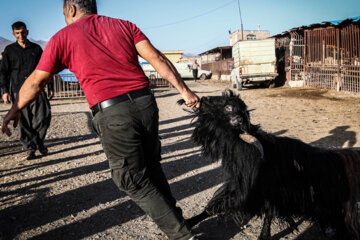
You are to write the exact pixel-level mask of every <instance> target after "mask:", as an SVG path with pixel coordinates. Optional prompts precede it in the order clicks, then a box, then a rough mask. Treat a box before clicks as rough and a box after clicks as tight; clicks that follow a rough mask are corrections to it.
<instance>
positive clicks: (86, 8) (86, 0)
mask: <svg viewBox="0 0 360 240" xmlns="http://www.w3.org/2000/svg"><path fill="white" fill-rule="evenodd" d="M70 4H73V5H75V6H76V7H77V8H78V9H79V10H80V11H82V12H84V13H90V14H97V7H96V0H64V6H66V9H69V6H70Z"/></svg>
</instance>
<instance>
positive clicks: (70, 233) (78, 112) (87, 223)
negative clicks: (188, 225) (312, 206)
mask: <svg viewBox="0 0 360 240" xmlns="http://www.w3.org/2000/svg"><path fill="white" fill-rule="evenodd" d="M188 85H189V86H190V87H191V88H192V89H193V90H195V91H196V92H197V94H198V95H199V96H206V95H219V94H221V91H222V90H224V89H225V88H228V87H229V86H230V85H229V84H228V83H224V82H217V81H209V80H208V81H199V82H196V83H195V82H193V81H188ZM154 92H155V95H156V97H157V101H158V105H159V109H160V135H161V137H162V144H163V152H162V153H163V154H162V156H163V161H162V165H163V168H164V171H165V173H166V175H167V177H168V179H169V183H170V185H171V189H172V190H173V193H174V195H175V197H176V199H178V201H179V202H178V205H179V206H180V207H181V208H182V209H183V211H184V215H185V217H186V218H188V217H191V216H193V215H195V214H198V213H200V212H201V211H202V209H203V207H204V206H205V205H206V203H207V202H208V200H209V199H210V198H211V197H212V194H213V193H214V191H215V190H216V189H217V188H218V187H219V186H220V184H221V182H222V172H221V168H220V167H219V164H218V163H213V162H211V161H210V160H209V159H206V158H204V157H203V156H202V155H201V153H200V151H199V148H198V147H196V146H194V144H193V143H192V141H191V140H190V138H189V137H190V134H191V132H192V129H191V128H190V126H189V123H190V121H191V118H190V117H189V115H188V113H186V112H185V111H183V107H180V106H178V105H176V104H175V103H176V101H177V100H178V99H179V95H178V94H177V92H176V90H174V89H168V88H159V89H155V90H154ZM240 94H241V96H242V98H243V99H244V101H245V102H246V103H247V105H248V106H249V108H250V109H255V111H252V112H251V117H252V122H253V123H260V124H261V125H262V127H263V129H265V130H266V131H268V132H273V133H276V134H277V135H283V136H289V137H294V138H298V139H301V140H303V141H304V142H306V143H309V144H312V145H314V146H322V147H328V148H341V147H359V146H360V135H358V134H357V133H360V108H359V103H360V97H359V95H350V94H345V93H338V92H335V91H330V90H320V89H311V88H298V89H290V88H277V89H245V90H242V91H241V92H240ZM51 104H52V114H53V117H52V122H51V126H50V128H49V130H48V134H47V138H46V144H47V146H48V147H49V154H48V155H47V156H42V157H41V156H39V157H38V158H36V159H34V160H30V161H28V160H21V157H22V156H23V154H24V153H23V151H22V147H21V144H20V143H19V141H18V140H17V139H18V134H17V131H16V130H15V131H13V132H14V134H13V136H12V137H10V138H7V137H6V136H5V135H0V159H1V160H0V239H41V240H43V239H119V240H126V239H146V240H157V239H166V237H165V235H164V234H163V233H162V232H161V231H160V230H159V229H158V228H157V226H156V225H155V224H154V223H153V222H152V221H151V219H150V218H149V217H147V216H145V215H144V213H143V212H142V211H141V210H140V209H139V208H138V207H137V206H136V205H135V204H134V203H133V202H132V201H131V200H130V199H129V198H128V197H127V196H125V195H124V194H123V193H122V192H120V191H118V189H117V188H116V187H115V185H114V184H113V183H112V180H111V178H110V172H109V170H108V163H107V161H106V157H105V155H104V153H103V151H102V148H101V145H100V143H99V141H98V139H97V138H96V136H95V134H94V133H93V131H92V129H91V115H90V113H89V110H88V105H87V103H86V102H85V100H84V99H72V100H53V101H52V102H51ZM9 107H10V106H9V105H5V104H0V120H2V117H3V116H4V115H5V114H6V112H7V110H8V109H9ZM37 154H38V153H37ZM261 223H262V219H253V220H252V221H251V222H250V223H249V224H248V225H247V226H246V228H245V230H244V231H240V229H239V228H238V227H237V226H236V225H235V224H234V222H233V221H232V220H231V219H222V218H219V217H213V218H210V219H208V220H206V221H204V222H202V223H201V224H199V225H198V226H197V227H195V228H194V233H195V234H196V235H197V236H199V238H200V239H221V240H222V239H224V240H234V239H241V240H242V239H244V240H250V239H256V236H257V235H258V234H259V232H260V229H261ZM298 223H299V232H296V233H290V232H289V230H288V229H287V228H286V227H282V226H280V225H279V224H273V225H272V234H273V235H274V237H273V239H310V240H312V239H319V240H322V239H324V237H323V236H322V235H321V234H320V233H319V231H318V227H317V225H316V224H311V223H309V222H304V221H302V220H301V219H299V220H298Z"/></svg>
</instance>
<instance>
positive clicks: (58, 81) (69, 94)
mask: <svg viewBox="0 0 360 240" xmlns="http://www.w3.org/2000/svg"><path fill="white" fill-rule="evenodd" d="M145 74H146V75H147V76H148V78H149V81H150V88H157V87H171V84H170V83H169V82H168V81H166V80H165V79H162V78H161V77H160V75H159V74H158V73H157V72H156V71H148V72H145ZM52 81H53V82H52V84H53V86H54V99H65V98H82V97H85V94H84V91H83V90H82V88H81V87H80V83H79V81H78V80H77V78H76V77H75V75H74V74H56V75H54V77H53V79H52Z"/></svg>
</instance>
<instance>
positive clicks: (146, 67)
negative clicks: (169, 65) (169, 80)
mask: <svg viewBox="0 0 360 240" xmlns="http://www.w3.org/2000/svg"><path fill="white" fill-rule="evenodd" d="M173 65H174V67H175V68H176V70H177V71H178V72H179V74H180V76H181V78H184V79H185V78H193V73H192V70H191V66H190V65H189V64H186V63H173ZM141 67H142V69H143V71H144V73H145V75H146V76H147V77H148V78H150V79H155V78H160V76H159V74H158V73H157V72H156V70H155V69H154V67H153V66H151V65H150V64H142V65H141ZM198 78H200V79H201V80H205V79H209V78H211V71H207V70H202V69H199V70H198Z"/></svg>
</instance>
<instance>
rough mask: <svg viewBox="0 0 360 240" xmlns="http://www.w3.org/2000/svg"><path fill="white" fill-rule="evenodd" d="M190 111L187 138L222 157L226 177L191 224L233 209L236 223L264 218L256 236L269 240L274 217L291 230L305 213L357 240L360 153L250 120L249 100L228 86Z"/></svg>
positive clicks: (359, 234)
mask: <svg viewBox="0 0 360 240" xmlns="http://www.w3.org/2000/svg"><path fill="white" fill-rule="evenodd" d="M179 103H180V104H181V103H183V102H181V101H179ZM193 114H194V117H195V120H194V121H193V123H192V124H193V126H194V127H195V128H194V132H193V134H192V139H193V140H194V142H195V143H196V144H198V145H200V146H201V149H202V152H203V154H204V155H205V156H209V157H210V158H211V159H213V160H221V163H222V167H223V168H224V170H225V172H226V173H227V178H226V180H225V183H224V184H223V185H222V187H220V188H219V190H218V191H217V192H216V193H215V194H214V197H213V198H212V199H211V200H210V202H209V203H208V205H207V207H206V209H205V211H204V212H203V213H201V214H200V215H198V216H195V217H193V218H192V219H189V220H188V221H189V225H191V226H193V225H195V224H197V223H198V222H199V221H201V220H203V219H205V218H206V217H208V216H211V215H216V214H231V215H233V216H235V219H236V220H237V221H238V222H239V223H240V224H243V223H244V221H246V220H248V219H249V217H253V216H258V217H260V216H263V215H265V221H264V226H263V230H262V232H261V235H260V237H259V239H270V224H271V221H272V219H273V218H278V219H280V220H285V221H286V222H288V223H289V224H290V225H291V226H292V227H294V226H295V225H294V222H293V221H292V218H293V217H303V218H305V219H308V220H312V221H316V222H318V223H319V224H320V226H321V228H322V229H323V230H325V229H326V228H327V227H331V228H333V229H335V230H336V236H337V237H338V238H340V239H357V240H359V239H360V219H359V217H360V209H359V205H360V203H359V201H360V151H356V150H351V149H338V150H331V149H323V148H317V147H313V146H310V145H308V144H305V143H303V142H301V141H300V140H296V139H292V138H288V137H278V136H274V135H272V134H269V133H266V132H264V131H262V130H261V129H260V127H259V126H255V125H252V124H251V123H250V117H249V111H248V110H247V106H246V104H245V103H244V102H243V101H242V100H241V99H240V97H239V96H237V95H234V93H233V92H232V91H230V90H227V91H225V92H224V93H223V96H214V97H203V98H201V106H200V108H199V109H196V110H194V111H193ZM244 134H246V135H247V136H251V137H253V140H254V139H255V140H256V141H257V142H260V143H261V146H262V149H261V146H260V147H259V146H257V145H256V144H253V143H252V142H249V141H245V140H243V138H242V137H240V136H241V135H244ZM253 142H254V141H253Z"/></svg>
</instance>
